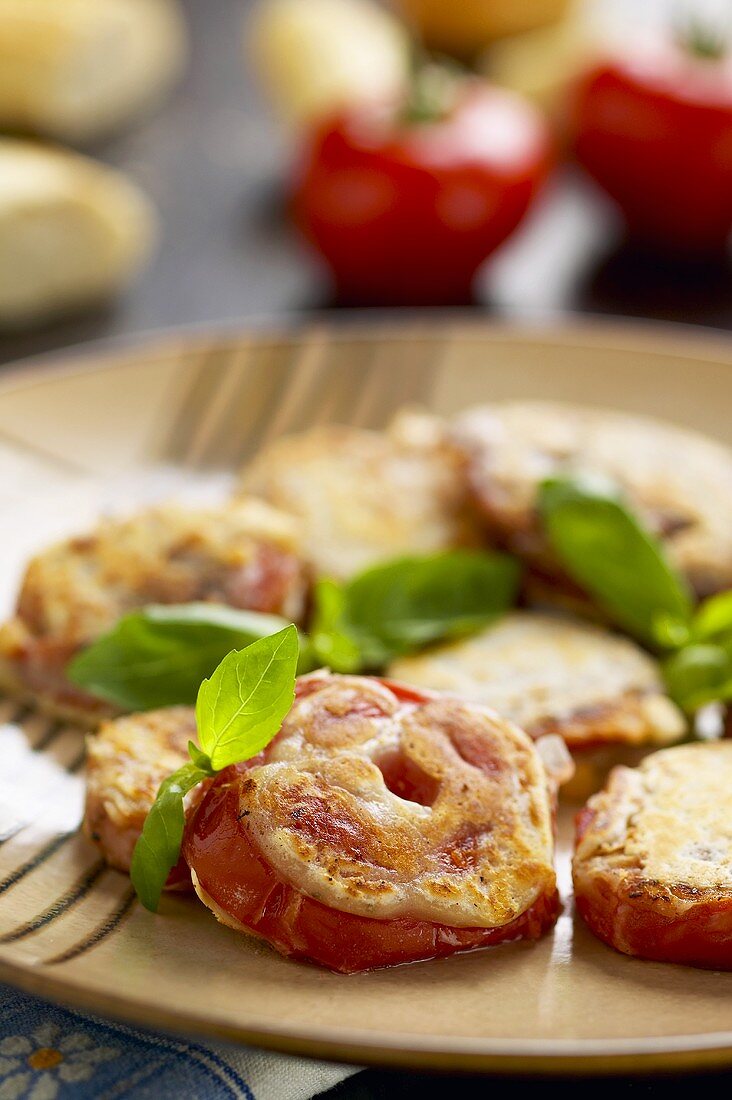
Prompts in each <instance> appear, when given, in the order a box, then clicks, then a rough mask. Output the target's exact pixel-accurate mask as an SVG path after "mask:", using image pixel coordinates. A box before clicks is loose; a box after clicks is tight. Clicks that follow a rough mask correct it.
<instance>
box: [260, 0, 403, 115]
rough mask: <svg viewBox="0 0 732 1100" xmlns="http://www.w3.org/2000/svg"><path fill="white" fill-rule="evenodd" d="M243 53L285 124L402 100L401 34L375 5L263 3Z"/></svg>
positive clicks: (353, 1)
mask: <svg viewBox="0 0 732 1100" xmlns="http://www.w3.org/2000/svg"><path fill="white" fill-rule="evenodd" d="M246 35H247V37H246V49H247V55H248V57H250V58H251V60H252V63H253V65H254V66H255V67H256V69H257V72H258V75H259V78H260V80H261V82H262V84H263V85H264V87H265V89H266V91H267V93H268V95H269V96H270V98H271V99H272V101H273V103H274V106H275V108H276V109H277V110H278V111H279V112H280V114H281V115H282V116H283V118H284V119H285V120H286V121H287V122H291V123H300V122H309V121H311V120H312V119H317V118H318V117H321V116H323V115H327V114H330V113H331V112H333V111H335V110H337V109H338V108H339V107H343V106H345V105H346V104H348V103H353V102H357V103H358V102H362V101H363V100H364V99H366V100H372V99H391V98H393V97H397V96H399V95H400V94H401V93H402V92H403V91H404V89H405V87H406V85H407V81H408V79H409V54H410V47H409V37H408V34H407V32H406V29H405V28H404V27H403V26H402V25H401V24H400V23H399V21H398V20H397V19H396V18H395V17H394V16H393V15H391V14H390V13H389V12H388V11H386V10H385V9H384V8H382V7H380V6H379V5H378V4H376V3H373V2H372V0H260V3H259V5H258V7H257V8H256V10H255V13H254V15H253V17H252V18H251V19H250V20H249V21H248V23H247V27H246Z"/></svg>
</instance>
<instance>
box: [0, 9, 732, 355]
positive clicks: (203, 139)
mask: <svg viewBox="0 0 732 1100" xmlns="http://www.w3.org/2000/svg"><path fill="white" fill-rule="evenodd" d="M183 2H184V6H185V8H186V10H187V14H188V18H189V23H190V25H191V31H192V40H193V51H192V57H191V62H190V66H189V70H188V73H187V76H186V78H185V80H184V81H183V83H182V84H181V85H180V86H179V88H178V89H177V90H176V91H175V92H174V94H173V95H172V96H171V97H170V99H169V100H168V101H167V103H165V104H164V105H163V106H162V107H161V108H160V109H159V110H158V111H157V112H156V113H155V114H154V115H152V116H150V117H149V118H148V119H147V120H145V121H143V122H142V123H141V124H137V125H135V126H133V127H131V128H130V129H129V130H128V131H127V132H125V133H123V134H121V135H119V136H117V137H115V138H114V139H113V140H109V141H107V142H105V143H104V144H103V145H100V146H98V147H94V148H92V149H90V150H88V151H89V152H91V153H92V154H94V155H96V156H99V157H100V158H102V159H103V160H105V161H108V162H109V163H110V164H114V165H117V166H119V167H120V168H123V169H125V170H126V171H128V172H129V173H130V174H131V175H132V176H134V177H135V178H136V179H137V180H138V181H139V182H140V184H141V185H142V186H143V187H144V188H145V189H146V190H147V191H148V192H149V194H150V195H151V196H152V197H153V199H154V201H155V202H156V204H157V206H158V208H159V210H160V213H161V218H162V228H163V234H162V243H161V247H160V250H159V252H158V255H157V258H156V260H155V262H154V263H153V264H152V265H151V267H150V268H149V269H148V270H147V272H146V273H145V274H144V275H143V277H142V278H141V279H140V280H139V281H138V282H137V283H136V284H135V286H134V287H133V288H132V289H131V290H130V292H129V293H128V294H127V295H126V297H125V298H124V299H123V300H122V301H120V302H119V303H118V304H117V305H116V306H114V307H109V308H106V309H103V310H97V311H95V312H93V313H91V314H87V315H85V316H84V317H81V318H78V319H75V320H73V321H67V322H64V323H63V324H57V325H54V326H51V327H46V328H44V329H41V330H40V331H34V332H30V333H24V334H20V333H19V334H14V335H12V336H7V335H6V336H3V337H0V362H8V361H9V360H12V359H15V358H18V357H20V356H24V355H31V354H36V353H39V352H48V351H53V350H55V349H57V348H61V347H66V346H68V345H71V344H75V343H77V342H79V341H83V340H89V339H97V338H104V337H110V336H113V337H118V336H124V335H126V334H129V333H137V332H141V331H147V330H151V329H158V328H169V327H171V326H176V325H180V324H189V323H192V322H193V323H201V322H203V323H205V322H211V323H217V322H226V323H231V322H239V321H247V320H250V319H253V318H258V319H261V318H262V317H263V316H265V317H269V318H272V317H277V316H282V315H284V314H291V313H302V312H305V313H307V312H308V311H310V310H313V309H320V308H324V307H325V308H327V307H328V305H329V302H328V288H327V284H326V282H325V280H324V279H323V277H322V276H321V274H320V272H319V271H318V269H317V266H316V265H315V264H314V263H313V261H312V260H311V258H310V257H309V255H308V254H307V253H306V251H305V250H304V248H303V247H302V246H301V244H300V242H299V241H298V240H297V238H296V237H295V235H294V233H293V232H292V231H291V230H290V228H289V227H288V225H287V223H286V220H285V219H284V217H283V214H282V180H283V177H284V171H285V166H286V164H287V160H288V156H289V152H290V150H289V149H288V142H287V140H286V138H285V136H284V135H283V134H281V133H279V132H278V129H277V126H276V124H275V122H274V120H273V119H272V117H271V116H270V115H269V114H268V112H267V108H266V104H264V103H263V101H262V99H261V98H260V96H259V95H258V93H257V90H256V88H255V87H254V86H253V84H252V82H251V80H250V79H249V78H248V76H247V72H246V65H245V61H244V48H243V38H244V32H243V27H244V21H245V17H246V14H247V12H248V10H249V9H250V8H251V6H252V0H183ZM479 303H480V304H479V305H478V306H477V307H476V312H482V313H485V314H486V315H501V314H504V315H505V314H506V313H509V314H511V313H520V314H524V315H525V314H528V313H530V314H538V315H543V314H550V315H553V314H556V313H557V312H560V313H561V312H577V311H579V312H583V313H597V314H604V315H607V314H616V315H621V316H633V317H648V318H654V319H670V320H675V321H683V322H691V323H694V324H704V325H711V326H716V327H717V328H722V329H732V268H731V267H730V266H727V267H726V268H724V269H721V270H720V269H712V268H704V267H695V268H694V267H692V268H688V267H674V266H672V265H670V264H669V263H667V262H664V261H662V260H652V259H650V258H643V257H640V256H638V255H634V254H633V253H632V252H631V251H629V250H628V249H626V248H623V247H622V245H621V243H620V240H619V234H618V227H617V225H616V223H615V219H614V217H613V214H612V212H611V211H610V209H609V207H608V206H607V204H606V202H605V201H604V200H603V199H602V198H601V197H600V196H599V195H598V194H597V193H596V192H595V191H594V190H593V188H592V187H591V186H590V184H589V183H587V182H586V181H585V180H583V179H582V178H581V176H580V174H579V173H578V172H576V171H573V170H571V169H563V170H560V171H559V172H558V173H557V175H556V177H555V179H554V181H553V183H552V184H551V185H550V186H549V188H548V190H547V192H546V194H545V196H544V198H543V200H542V202H541V204H540V205H539V206H538V207H537V208H536V209H535V211H534V213H533V214H532V216H531V218H530V220H529V221H528V222H527V223H525V225H524V226H523V227H522V228H521V230H520V231H519V233H518V234H517V235H515V236H514V238H513V240H512V241H511V242H509V244H508V245H507V246H505V247H504V249H503V251H502V253H501V254H497V255H496V256H495V257H494V259H493V261H492V262H491V263H490V264H489V265H488V267H487V268H486V271H485V274H484V277H483V278H482V279H481V286H480V294H479Z"/></svg>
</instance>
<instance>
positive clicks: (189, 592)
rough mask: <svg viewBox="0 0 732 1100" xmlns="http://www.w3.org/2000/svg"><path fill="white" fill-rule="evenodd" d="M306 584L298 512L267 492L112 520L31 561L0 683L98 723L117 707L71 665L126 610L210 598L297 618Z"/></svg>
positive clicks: (6, 629)
mask: <svg viewBox="0 0 732 1100" xmlns="http://www.w3.org/2000/svg"><path fill="white" fill-rule="evenodd" d="M307 587H308V573H307V569H306V567H305V565H304V563H303V561H302V559H301V558H300V556H299V554H298V552H297V548H296V532H295V528H294V526H293V523H292V521H291V520H290V519H289V517H285V516H283V515H282V514H281V513H278V512H276V511H275V510H274V509H272V508H270V507H268V506H267V505H265V504H264V503H263V502H261V501H258V500H240V501H238V502H234V503H232V504H226V505H222V506H220V507H218V508H198V509H189V508H183V507H179V506H174V505H168V506H163V507H157V508H152V509H150V510H148V511H145V512H140V513H138V514H137V515H134V516H132V517H131V518H129V519H124V520H116V519H114V520H105V521H103V522H102V523H101V524H100V525H99V527H98V528H97V529H96V530H95V531H93V532H91V533H89V534H87V535H84V536H81V537H78V538H71V539H68V540H66V541H65V542H62V543H59V544H57V545H56V546H52V547H50V548H49V549H48V550H45V551H44V552H43V553H41V554H39V555H38V556H37V557H36V558H34V559H33V560H32V561H31V562H30V564H29V566H28V568H27V570H26V573H25V577H24V579H23V582H22V586H21V590H20V595H19V598H18V603H17V607H16V614H15V617H14V618H13V619H11V620H10V621H9V622H7V623H5V624H4V625H3V626H1V627H0V687H3V688H5V689H6V690H8V691H10V692H12V693H15V694H18V695H24V696H27V697H29V698H31V699H33V700H34V701H36V702H38V703H39V704H40V706H41V707H42V708H43V709H46V710H48V711H51V712H52V713H56V714H59V715H61V716H63V717H71V718H73V719H76V720H82V721H85V722H86V723H88V724H93V723H94V722H95V721H98V720H99V719H100V718H101V717H104V716H105V715H109V714H110V713H111V712H110V708H108V707H106V706H104V705H103V704H100V703H99V702H98V701H96V700H93V699H91V698H90V697H89V696H88V695H86V694H85V693H84V692H82V691H80V690H77V689H75V688H74V687H73V685H71V684H70V683H69V682H68V681H67V680H66V677H65V668H66V665H67V663H68V661H69V660H70V659H71V657H72V656H73V655H74V654H75V653H76V652H77V651H78V650H79V649H81V648H83V646H85V645H88V644H89V643H90V642H92V641H94V639H96V638H98V637H99V636H100V635H101V634H103V633H104V632H106V631H107V630H109V629H110V628H111V627H113V626H114V624H115V623H116V621H117V620H118V619H119V617H120V616H122V615H124V614H125V613H127V612H130V611H134V610H135V609H137V608H140V607H144V606H145V605H148V604H155V603H162V604H173V603H188V602H191V601H196V600H204V601H211V602H214V603H222V604H229V605H230V606H233V607H239V608H247V609H249V610H253V611H263V612H274V613H279V614H282V615H284V616H286V617H287V618H289V619H294V620H295V621H298V620H300V619H301V618H302V615H303V613H304V607H305V599H306V592H307Z"/></svg>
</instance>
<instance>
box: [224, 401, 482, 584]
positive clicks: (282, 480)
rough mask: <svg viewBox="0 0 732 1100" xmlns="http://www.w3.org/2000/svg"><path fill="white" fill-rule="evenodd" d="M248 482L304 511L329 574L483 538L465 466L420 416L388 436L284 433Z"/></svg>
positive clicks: (278, 502)
mask: <svg viewBox="0 0 732 1100" xmlns="http://www.w3.org/2000/svg"><path fill="white" fill-rule="evenodd" d="M241 484H242V489H243V490H244V491H245V492H247V493H253V494H255V495H258V496H262V497H264V498H265V499H266V500H268V501H269V502H270V503H271V504H273V505H275V506H276V507H278V508H282V509H283V510H284V511H287V512H291V513H292V514H293V515H295V516H297V517H298V519H299V521H300V524H301V531H302V537H303V540H304V547H305V550H306V552H307V556H308V557H309V558H310V559H311V560H312V561H313V563H314V564H315V566H316V569H317V571H318V572H320V573H323V574H327V575H328V576H333V577H337V578H345V577H349V576H351V575H352V574H353V573H356V572H358V571H360V570H361V569H364V568H366V567H367V566H370V565H373V564H375V563H376V562H378V561H385V560H388V559H389V558H395V557H399V556H400V555H402V554H408V553H420V554H422V553H423V554H427V553H431V552H434V551H438V550H443V549H446V548H448V547H451V546H455V545H459V544H465V543H470V542H471V541H474V538H475V536H474V532H473V530H472V527H471V524H470V521H469V519H468V518H467V515H466V510H465V498H466V495H467V485H466V484H465V481H464V478H463V477H462V476H461V475H460V472H459V469H458V463H457V462H456V459H455V457H454V456H453V455H452V454H451V452H449V451H448V450H447V448H446V447H445V445H444V443H443V442H442V439H441V434H440V429H439V425H438V423H437V422H434V421H433V420H431V419H430V418H428V417H422V416H419V415H416V414H412V415H406V414H405V415H403V416H402V417H401V418H400V419H399V420H398V421H397V422H396V424H395V425H392V428H391V430H390V431H389V432H388V433H378V432H371V431H361V430H359V429H356V428H347V427H343V426H339V425H330V426H327V427H322V428H316V429H313V430H312V431H310V432H307V433H305V434H303V435H296V436H290V437H285V438H283V439H279V440H277V441H276V442H275V443H273V444H271V445H270V446H269V447H267V448H265V450H263V451H262V452H261V453H260V454H259V456H258V457H257V458H256V459H255V460H254V462H253V463H252V464H251V466H249V468H248V469H247V470H245V472H244V474H243V478H242V483H241Z"/></svg>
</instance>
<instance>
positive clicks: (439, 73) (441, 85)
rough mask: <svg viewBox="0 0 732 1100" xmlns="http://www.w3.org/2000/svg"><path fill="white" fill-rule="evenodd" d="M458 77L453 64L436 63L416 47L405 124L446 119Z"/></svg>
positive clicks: (454, 99)
mask: <svg viewBox="0 0 732 1100" xmlns="http://www.w3.org/2000/svg"><path fill="white" fill-rule="evenodd" d="M458 78H459V71H458V68H457V66H456V65H447V64H441V63H440V64H438V63H436V62H435V61H432V60H430V59H429V58H428V57H427V55H426V54H425V53H424V51H423V50H422V48H421V47H419V46H415V47H414V52H413V62H412V77H411V80H410V83H409V94H408V96H407V101H406V104H405V107H404V111H403V115H402V117H403V120H404V122H406V123H407V124H409V123H427V122H438V121H440V120H441V119H443V118H446V117H447V116H448V115H449V113H450V111H451V110H452V108H453V107H454V105H455V101H456V98H457V85H458Z"/></svg>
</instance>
